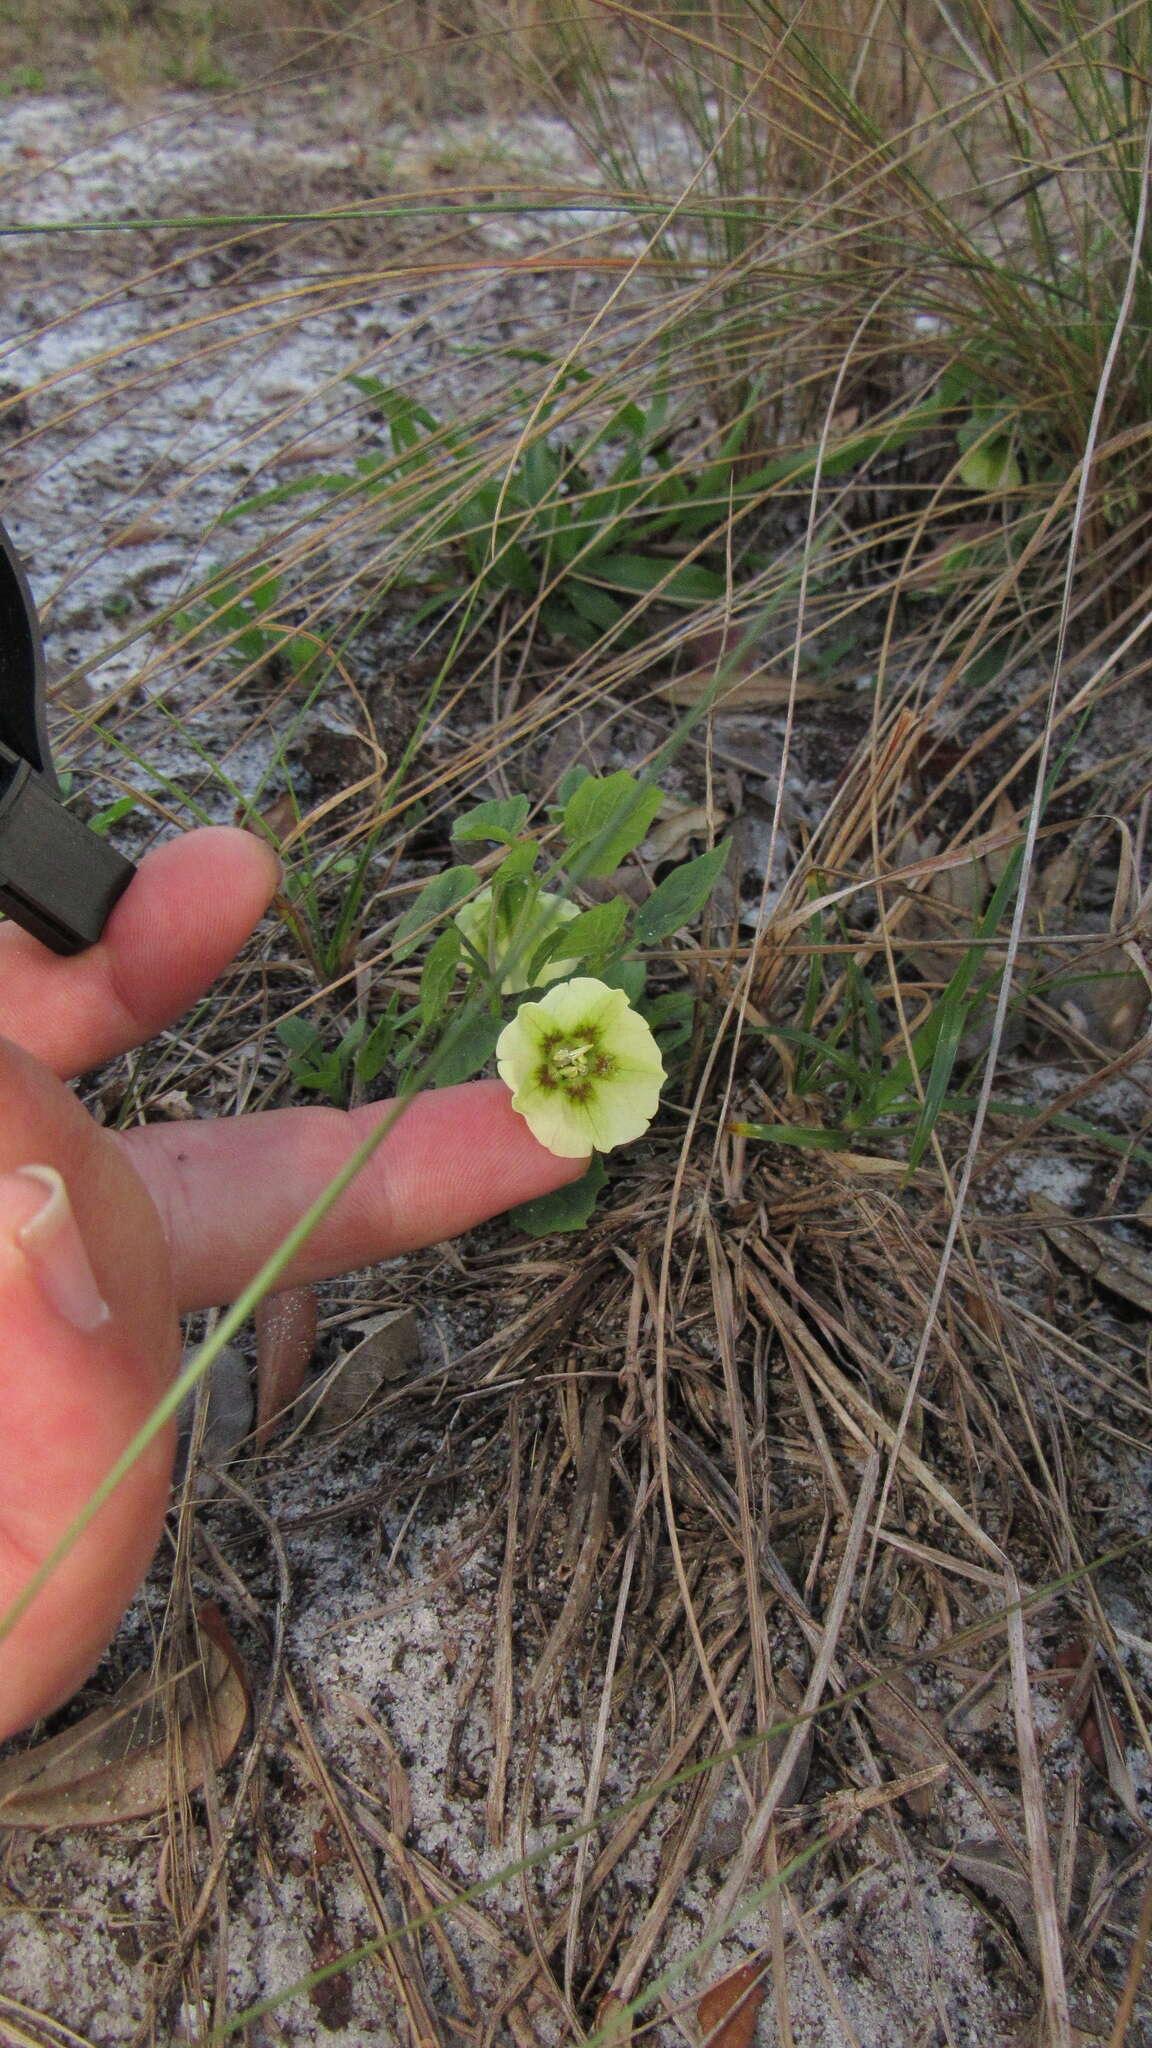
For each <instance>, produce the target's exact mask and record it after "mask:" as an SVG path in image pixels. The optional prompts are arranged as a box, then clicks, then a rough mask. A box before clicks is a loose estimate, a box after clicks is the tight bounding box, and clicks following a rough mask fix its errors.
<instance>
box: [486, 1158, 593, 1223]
mask: <svg viewBox="0 0 1152 2048" xmlns="http://www.w3.org/2000/svg"><path fill="white" fill-rule="evenodd" d="M607 1179H608V1175H607V1174H606V1173H605V1171H604V1165H603V1161H602V1160H601V1159H600V1157H599V1154H598V1153H595V1152H594V1153H593V1154H592V1160H591V1164H590V1165H589V1167H588V1171H587V1173H585V1174H582V1175H581V1177H580V1179H579V1180H572V1181H569V1183H568V1185H567V1187H565V1188H556V1189H554V1191H553V1192H552V1194H550V1195H537V1197H536V1199H535V1201H533V1202H521V1203H520V1206H519V1208H517V1209H511V1210H509V1212H508V1213H509V1216H510V1217H511V1220H512V1222H513V1223H514V1224H515V1225H516V1228H517V1230H522V1231H523V1232H524V1233H525V1235H526V1236H527V1237H551V1236H552V1234H553V1232H555V1231H561V1230H584V1229H586V1228H587V1225H588V1220H589V1218H590V1216H591V1214H592V1211H593V1210H594V1209H595V1207H596V1203H597V1200H598V1198H599V1195H600V1190H601V1188H602V1187H603V1186H604V1184H605V1182H606V1181H607Z"/></svg>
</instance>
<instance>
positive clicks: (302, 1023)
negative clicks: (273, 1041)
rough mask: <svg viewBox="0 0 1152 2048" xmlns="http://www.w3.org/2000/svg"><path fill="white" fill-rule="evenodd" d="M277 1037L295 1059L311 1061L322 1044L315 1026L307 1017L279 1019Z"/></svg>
mask: <svg viewBox="0 0 1152 2048" xmlns="http://www.w3.org/2000/svg"><path fill="white" fill-rule="evenodd" d="M276 1036H277V1038H278V1039H279V1040H280V1043H281V1045H282V1046H284V1047H285V1049H286V1050H287V1051H288V1052H289V1053H290V1054H291V1055H292V1058H293V1059H311V1058H312V1057H313V1056H314V1055H315V1054H316V1053H318V1052H319V1051H320V1047H321V1043H322V1040H321V1037H320V1033H319V1031H318V1030H317V1029H316V1026H315V1024H310V1023H309V1022H308V1019H307V1018H306V1017H280V1018H278V1020H277V1023H276Z"/></svg>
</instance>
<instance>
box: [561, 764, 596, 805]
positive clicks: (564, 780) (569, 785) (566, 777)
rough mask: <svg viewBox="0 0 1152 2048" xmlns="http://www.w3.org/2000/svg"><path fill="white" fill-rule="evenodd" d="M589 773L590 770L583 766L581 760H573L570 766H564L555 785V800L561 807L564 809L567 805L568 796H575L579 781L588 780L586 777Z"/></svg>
mask: <svg viewBox="0 0 1152 2048" xmlns="http://www.w3.org/2000/svg"><path fill="white" fill-rule="evenodd" d="M591 773H592V770H591V769H590V768H585V766H584V764H583V762H581V761H574V762H573V763H572V766H571V767H570V768H566V769H565V770H564V773H563V775H562V776H561V777H560V780H559V782H558V783H557V785H556V801H557V803H558V804H559V805H560V807H561V809H564V808H565V807H566V806H567V804H568V802H569V800H570V798H572V797H574V796H575V794H576V791H577V790H578V789H579V787H580V785H581V783H582V782H587V781H588V778H589V776H590V775H591Z"/></svg>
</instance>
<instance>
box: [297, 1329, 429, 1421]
mask: <svg viewBox="0 0 1152 2048" xmlns="http://www.w3.org/2000/svg"><path fill="white" fill-rule="evenodd" d="M357 1328H359V1329H362V1330H363V1331H364V1333H365V1334H364V1336H363V1337H362V1338H361V1340H360V1342H359V1344H355V1345H353V1347H352V1349H351V1351H348V1352H346V1353H345V1355H344V1357H343V1358H342V1359H341V1360H340V1361H339V1364H338V1365H337V1367H336V1369H335V1371H334V1372H333V1374H332V1377H331V1379H330V1380H329V1382H328V1384H327V1386H326V1388H325V1390H324V1393H323V1394H322V1396H321V1398H320V1402H319V1405H318V1407H317V1410H316V1414H315V1416H314V1417H313V1422H314V1426H315V1427H316V1428H317V1429H325V1430H328V1429H343V1427H344V1425H345V1424H346V1423H348V1422H351V1421H352V1419H353V1417H354V1416H357V1415H359V1413H360V1411H361V1409H362V1408H365V1407H367V1405H368V1402H369V1401H371V1400H372V1398H373V1396H374V1395H376V1394H378V1393H379V1391H380V1389H381V1387H382V1386H385V1385H386V1384H387V1383H388V1381H389V1380H400V1379H403V1378H404V1377H405V1375H406V1374H408V1373H409V1372H411V1370H412V1367H413V1366H414V1365H415V1364H416V1363H417V1362H418V1360H419V1357H420V1332H419V1328H418V1326H417V1322H416V1317H415V1316H414V1314H413V1312H412V1310H411V1309H410V1308H401V1309H389V1311H388V1313H387V1314H386V1315H380V1316H372V1317H371V1318H370V1319H368V1320H366V1321H365V1322H363V1323H360V1324H358V1325H357Z"/></svg>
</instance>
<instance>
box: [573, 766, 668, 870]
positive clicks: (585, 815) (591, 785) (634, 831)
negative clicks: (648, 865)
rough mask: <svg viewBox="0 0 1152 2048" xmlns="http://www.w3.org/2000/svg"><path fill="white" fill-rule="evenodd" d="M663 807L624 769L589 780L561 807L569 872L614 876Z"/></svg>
mask: <svg viewBox="0 0 1152 2048" xmlns="http://www.w3.org/2000/svg"><path fill="white" fill-rule="evenodd" d="M663 801H664V797H663V792H662V791H661V790H659V789H658V788H657V787H656V785H655V783H651V782H647V783H644V782H637V780H636V777H635V776H634V775H629V773H628V771H627V769H626V768H621V769H619V770H618V771H617V773H616V774H615V775H589V776H588V778H587V780H586V781H585V782H582V783H581V784H580V786H579V788H578V789H576V790H575V791H574V792H573V794H572V795H571V796H570V797H569V799H568V802H567V804H566V805H565V807H564V831H565V835H566V837H567V840H568V845H569V849H570V854H571V863H570V864H571V866H572V868H573V871H574V872H576V873H579V874H580V875H611V874H614V873H615V872H616V869H617V868H618V867H619V865H620V863H621V861H622V860H624V859H625V858H626V857H627V855H628V854H630V853H631V852H632V849H633V848H634V847H636V846H639V844H640V841H641V840H642V839H643V838H645V836H646V835H647V832H648V828H649V826H650V825H651V824H652V821H653V819H654V818H655V816H656V813H657V811H658V810H659V809H660V806H661V804H662V803H663Z"/></svg>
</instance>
